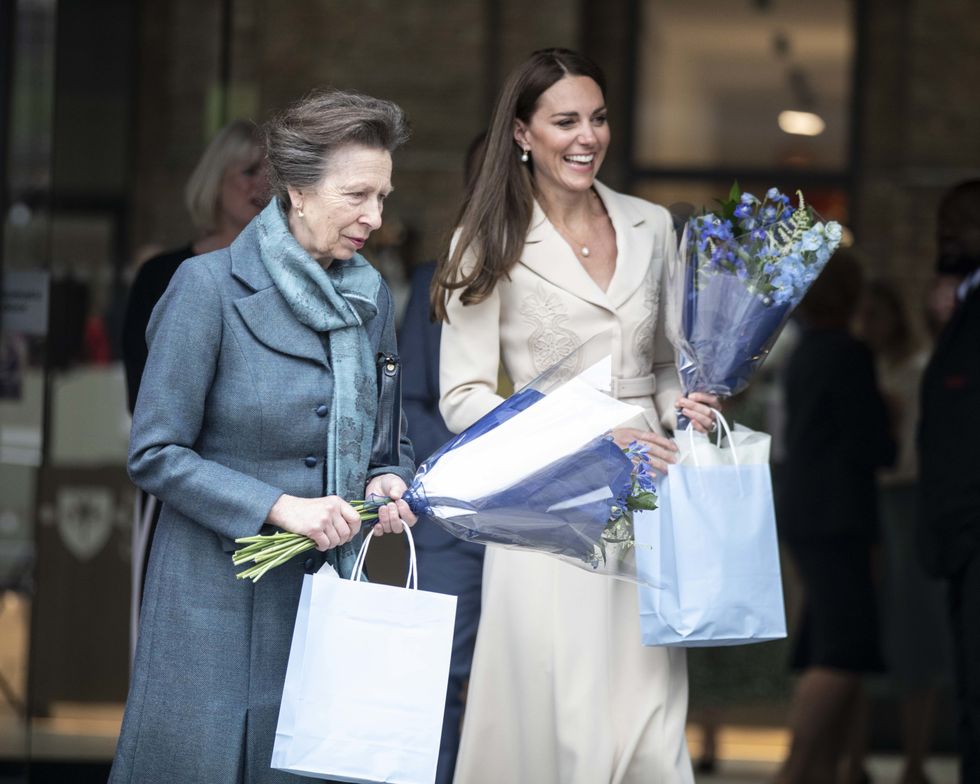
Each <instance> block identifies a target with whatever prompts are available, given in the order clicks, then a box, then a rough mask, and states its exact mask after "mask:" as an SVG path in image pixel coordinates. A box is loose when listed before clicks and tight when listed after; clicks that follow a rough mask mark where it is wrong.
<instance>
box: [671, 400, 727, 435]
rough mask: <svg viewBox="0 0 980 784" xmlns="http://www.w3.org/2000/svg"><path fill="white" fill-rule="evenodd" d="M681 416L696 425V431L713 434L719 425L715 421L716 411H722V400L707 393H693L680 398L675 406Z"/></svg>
mask: <svg viewBox="0 0 980 784" xmlns="http://www.w3.org/2000/svg"><path fill="white" fill-rule="evenodd" d="M674 407H675V408H676V409H677V412H678V413H679V414H683V415H684V416H686V417H687V418H688V419H689V420H691V424H692V425H694V429H695V430H698V431H700V432H702V433H713V432H715V428H716V427H718V423H717V422H716V421H715V410H718V411H720V410H721V399H720V398H719V397H718V396H717V395H709V394H708V393H707V392H692V393H691V394H690V395H688V396H687V397H680V398H678V399H677V402H676V403H675V404H674Z"/></svg>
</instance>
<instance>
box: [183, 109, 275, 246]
mask: <svg viewBox="0 0 980 784" xmlns="http://www.w3.org/2000/svg"><path fill="white" fill-rule="evenodd" d="M261 153H262V134H261V132H260V131H259V128H258V126H256V124H255V123H253V122H251V121H250V120H232V121H231V122H230V123H228V124H227V125H226V126H224V127H223V128H222V129H221V130H220V131H218V132H217V133H216V134H215V135H214V138H213V139H211V141H210V142H209V143H208V146H207V147H206V148H205V150H204V152H203V153H202V154H201V159H200V160H199V161H198V162H197V166H195V167H194V171H193V172H191V176H190V179H188V180H187V185H186V187H185V188H184V204H185V205H186V206H187V211H188V212H189V213H190V216H191V220H192V221H193V222H194V225H195V226H197V227H198V228H199V229H201V230H202V231H205V232H209V233H210V232H213V231H215V230H216V229H217V228H218V224H219V223H220V220H221V182H222V180H223V179H224V176H225V172H226V171H227V170H228V167H230V166H233V165H235V164H238V163H244V162H246V161H248V160H249V159H250V158H252V157H253V156H254V157H255V158H256V159H258V158H259V156H260V155H261Z"/></svg>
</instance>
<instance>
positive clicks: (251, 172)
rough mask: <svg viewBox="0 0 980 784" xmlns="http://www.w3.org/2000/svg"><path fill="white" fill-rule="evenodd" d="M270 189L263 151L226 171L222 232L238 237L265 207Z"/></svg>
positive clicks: (256, 150)
mask: <svg viewBox="0 0 980 784" xmlns="http://www.w3.org/2000/svg"><path fill="white" fill-rule="evenodd" d="M266 190H267V181H266V171H265V165H264V162H263V155H262V150H260V149H258V148H255V149H253V150H251V154H250V155H248V156H246V157H244V158H242V159H241V160H238V161H235V162H234V163H232V164H231V165H230V166H229V167H228V168H227V169H225V173H224V176H223V177H222V178H221V200H220V207H219V219H218V224H219V226H218V230H219V231H220V230H223V229H225V230H230V231H234V232H235V233H236V234H237V233H238V232H240V231H241V230H242V229H244V228H245V226H246V224H248V222H249V221H250V220H252V218H254V217H255V216H256V215H258V214H259V213H260V212H261V211H262V208H263V207H265V202H266V198H265V194H266Z"/></svg>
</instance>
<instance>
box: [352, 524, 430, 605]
mask: <svg viewBox="0 0 980 784" xmlns="http://www.w3.org/2000/svg"><path fill="white" fill-rule="evenodd" d="M402 531H404V533H405V536H407V537H408V579H407V580H406V581H405V587H406V588H410V589H411V590H413V591H417V590H418V589H419V565H418V560H417V559H416V557H415V539H414V537H413V536H412V529H411V528H410V527H409V526H408V524H407V523H402ZM372 539H374V532H373V531H372V532H371V533H369V534H368V535H367V536H365V537H364V543H363V544H362V545H361V551H360V552H359V553H358V554H357V560H356V561H355V562H354V570H353V571H352V572H351V576H350V579H351V580H353V581H354V582H357V581H358V580H360V579H361V575H362V573H363V572H364V561H365V560H366V559H367V551H368V547H369V546H370V544H371V540H372Z"/></svg>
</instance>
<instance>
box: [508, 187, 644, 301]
mask: <svg viewBox="0 0 980 784" xmlns="http://www.w3.org/2000/svg"><path fill="white" fill-rule="evenodd" d="M595 188H596V192H597V193H598V194H599V198H600V199H602V203H603V204H604V205H605V208H606V212H608V213H609V219H610V220H611V221H612V225H613V229H614V230H615V232H616V270H615V272H614V273H613V277H612V280H611V281H610V282H609V289H608V290H607V291H603V290H602V289H601V288H599V286H598V285H597V284H596V282H595V281H594V280H592V278H591V277H589V273H588V272H586V271H585V268H584V267H583V266H582V264H581V263H580V262H579V260H578V258H577V257H576V255H575V253H574V251H572V249H571V248H570V247H569V246H568V243H567V242H565V240H564V238H563V237H562V236H561V235H560V234H559V233H558V230H557V229H555V227H554V226H553V225H552V224H551V222H550V221H549V220H548V218H547V216H546V215H545V214H544V211H543V210H542V209H541V206H540V205H539V204H538V203H537V201H535V202H534V212H533V214H532V216H531V228H530V229H529V230H528V233H527V239H526V240H525V243H524V253H523V255H522V256H521V263H523V264H524V266H526V267H527V268H528V269H530V270H531V271H532V272H534V273H535V274H537V275H540V276H541V277H542V278H544V279H545V280H547V281H548V282H550V283H552V284H554V285H555V286H557V287H558V288H560V289H562V290H564V291H567V292H568V293H569V294H572V295H574V296H576V297H578V298H579V299H582V300H585V301H586V302H589V303H591V304H593V305H597V306H599V307H600V308H604V309H606V310H610V311H613V310H615V309H616V308H618V307H619V306H621V305H622V304H623V303H625V302H626V301H627V300H628V299H629V298H630V297H631V296H632V295H633V293H634V292H635V291H636V290H637V288H639V287H640V286H642V285H643V284H644V280H645V279H646V275H647V269H648V267H649V260H650V258H651V254H652V252H653V233H652V232H651V231H650V230H649V227H647V226H646V225H645V224H646V219H645V218H644V216H643V215H642V214H641V213H640V212H639V211H638V210H636V209H635V208H634V207H633V206H632V205H631V204H630V203H629V201H628V200H627V199H625V198H623V197H622V196H621V195H620V194H618V193H616V192H615V191H613V190H610V189H609V188H607V187H606V186H605V185H603V184H602V183H600V182H598V181H596V183H595Z"/></svg>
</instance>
